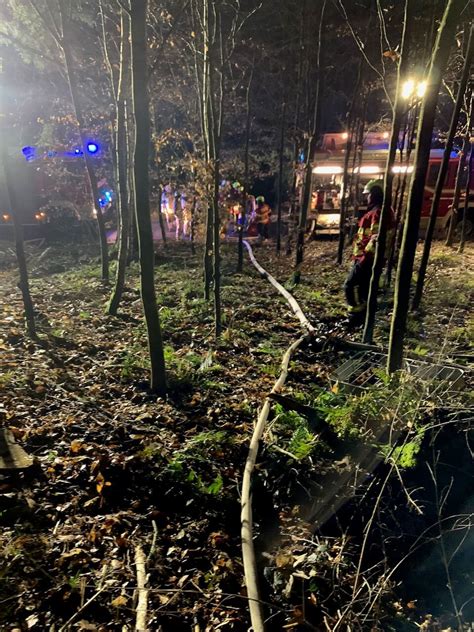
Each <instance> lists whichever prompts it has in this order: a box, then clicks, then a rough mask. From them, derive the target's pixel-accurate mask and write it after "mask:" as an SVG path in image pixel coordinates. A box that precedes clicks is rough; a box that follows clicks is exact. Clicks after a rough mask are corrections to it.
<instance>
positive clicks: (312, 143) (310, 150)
mask: <svg viewBox="0 0 474 632" xmlns="http://www.w3.org/2000/svg"><path fill="white" fill-rule="evenodd" d="M325 8H326V0H324V2H323V3H322V6H321V12H320V14H319V33H318V44H317V46H318V48H317V54H316V67H315V74H316V86H315V94H314V104H313V117H312V128H311V129H310V131H309V137H308V145H307V156H306V164H305V178H304V187H303V199H302V203H301V209H300V220H299V224H298V233H297V241H296V261H295V272H294V275H293V280H294V283H299V282H300V280H301V265H302V263H303V257H304V236H305V232H306V222H307V218H308V207H309V206H310V203H311V183H312V178H313V169H312V162H313V156H314V152H315V149H316V142H317V140H318V129H317V127H318V120H319V108H320V105H321V91H320V85H321V51H322V37H323V21H324V10H325Z"/></svg>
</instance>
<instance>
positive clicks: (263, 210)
mask: <svg viewBox="0 0 474 632" xmlns="http://www.w3.org/2000/svg"><path fill="white" fill-rule="evenodd" d="M255 201H256V202H257V208H256V209H255V215H256V222H257V230H258V236H259V239H260V241H263V240H265V239H268V237H269V225H270V215H271V213H272V209H271V208H270V207H269V206H268V204H267V203H266V202H265V198H264V197H263V195H259V196H258V197H257V198H256V200H255Z"/></svg>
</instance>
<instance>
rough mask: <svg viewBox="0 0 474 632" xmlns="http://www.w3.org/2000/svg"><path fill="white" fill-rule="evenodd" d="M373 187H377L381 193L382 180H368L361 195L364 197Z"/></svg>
mask: <svg viewBox="0 0 474 632" xmlns="http://www.w3.org/2000/svg"><path fill="white" fill-rule="evenodd" d="M374 187H378V188H379V189H382V191H383V180H369V182H367V184H366V185H365V187H364V190H363V191H362V193H363V194H364V195H365V194H366V193H370V192H371V191H372V189H373V188H374Z"/></svg>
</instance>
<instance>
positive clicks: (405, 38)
mask: <svg viewBox="0 0 474 632" xmlns="http://www.w3.org/2000/svg"><path fill="white" fill-rule="evenodd" d="M414 14H415V2H414V1H413V0H406V2H405V15H404V21H403V35H402V44H401V58H400V63H399V65H398V73H397V89H396V94H395V103H394V106H393V116H392V135H391V137H390V145H389V149H388V156H387V164H386V167H385V183H384V198H383V205H382V210H381V213H380V220H379V234H378V238H377V247H376V250H375V258H374V265H373V268H372V277H371V280H370V289H369V296H368V301H367V315H366V320H365V327H364V334H363V338H362V340H363V342H365V343H368V344H371V343H372V339H373V334H374V324H375V314H376V313H377V293H378V290H379V284H380V277H381V276H382V270H383V265H384V261H385V246H386V241H387V233H388V223H389V220H390V216H391V213H392V187H393V166H394V164H395V157H396V153H397V147H398V137H399V134H400V129H401V125H402V119H403V111H404V109H405V104H404V101H403V98H402V94H401V87H402V86H401V83H402V81H403V80H404V77H405V76H406V73H407V71H408V66H409V47H410V35H411V25H412V23H413V21H414Z"/></svg>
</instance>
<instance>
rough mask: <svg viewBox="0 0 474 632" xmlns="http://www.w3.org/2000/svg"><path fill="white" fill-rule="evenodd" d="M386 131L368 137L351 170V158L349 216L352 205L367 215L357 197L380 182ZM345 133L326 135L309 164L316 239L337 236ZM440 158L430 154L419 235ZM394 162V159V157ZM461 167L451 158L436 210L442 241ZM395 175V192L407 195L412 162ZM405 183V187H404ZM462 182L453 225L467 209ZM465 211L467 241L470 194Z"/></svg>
mask: <svg viewBox="0 0 474 632" xmlns="http://www.w3.org/2000/svg"><path fill="white" fill-rule="evenodd" d="M388 137H389V134H388V132H382V133H369V134H367V137H366V139H365V142H364V149H363V151H362V159H361V160H360V161H354V162H358V165H357V166H354V162H353V161H352V159H351V160H350V161H349V179H350V183H349V184H350V186H349V190H348V191H346V195H347V196H348V202H349V204H348V216H349V217H353V216H354V205H356V209H355V211H356V213H357V201H358V202H359V205H358V208H359V214H360V212H363V211H364V210H365V206H364V205H365V200H364V199H363V198H362V196H361V191H362V189H363V187H364V185H365V184H366V183H367V182H368V181H369V180H373V179H377V178H380V179H382V178H383V176H384V172H385V167H386V161H387V153H388ZM346 140H347V135H346V134H325V135H324V139H323V143H322V147H321V149H320V150H319V151H318V152H317V154H316V156H315V161H314V163H313V183H312V190H313V196H312V208H311V213H310V216H311V219H312V224H313V226H312V228H313V231H314V233H315V234H338V233H339V221H340V203H341V189H342V178H343V173H344V163H345V148H346ZM442 157H443V150H441V149H433V150H431V152H430V162H429V167H428V174H427V178H426V182H425V192H424V198H423V207H422V211H421V222H420V232H421V234H423V232H424V231H425V230H426V227H427V224H428V218H429V215H430V210H431V202H432V199H433V195H434V191H435V187H436V181H437V178H438V173H439V170H440V166H441V162H442ZM397 158H398V155H397ZM458 164H459V156H458V155H456V154H455V153H453V155H452V158H451V159H450V161H449V168H448V173H447V176H446V180H445V185H444V188H443V192H442V195H441V200H440V204H439V208H438V216H437V221H436V231H437V233H438V235H439V236H442V235H443V234H444V233H445V232H446V230H447V228H448V226H449V222H450V221H451V217H452V210H451V207H452V202H453V195H454V186H455V181H456V175H457V170H458ZM393 171H394V174H395V178H394V191H396V189H397V187H398V191H399V193H400V191H401V190H402V189H404V190H405V195H406V193H407V192H408V189H409V185H410V179H411V174H412V173H413V164H412V163H411V162H408V163H406V162H403V163H400V162H396V163H395V165H394V167H393ZM471 182H474V171H473V173H472V174H471ZM403 184H404V186H403ZM464 190H465V183H464V185H463V187H462V194H461V198H460V203H459V208H458V213H457V220H458V222H459V221H460V220H461V219H462V217H463V213H464V205H465V193H464ZM468 204H469V205H468V212H467V216H466V233H467V234H468V235H469V236H472V235H473V234H474V191H473V193H472V195H470V196H469V202H468Z"/></svg>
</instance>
